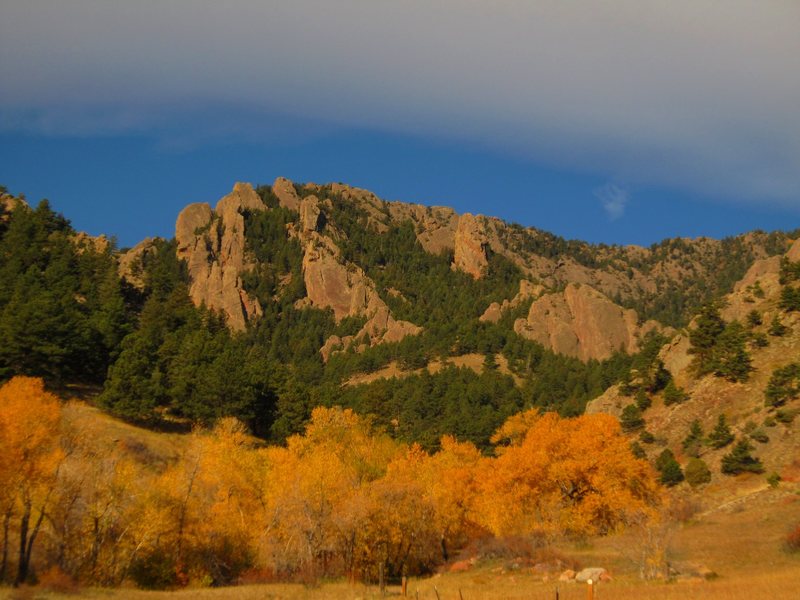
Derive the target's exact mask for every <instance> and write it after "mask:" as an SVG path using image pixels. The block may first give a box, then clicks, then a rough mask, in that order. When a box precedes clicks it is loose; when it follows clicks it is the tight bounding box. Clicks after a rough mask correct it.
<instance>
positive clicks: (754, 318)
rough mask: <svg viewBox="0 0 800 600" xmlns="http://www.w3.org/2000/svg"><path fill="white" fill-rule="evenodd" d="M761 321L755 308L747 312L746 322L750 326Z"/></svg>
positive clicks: (759, 314) (755, 325)
mask: <svg viewBox="0 0 800 600" xmlns="http://www.w3.org/2000/svg"><path fill="white" fill-rule="evenodd" d="M761 323H762V320H761V313H759V312H758V311H757V310H756V309H753V310H751V311H750V312H749V313H747V324H748V325H749V326H750V327H757V326H758V325H761Z"/></svg>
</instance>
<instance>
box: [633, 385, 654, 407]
mask: <svg viewBox="0 0 800 600" xmlns="http://www.w3.org/2000/svg"><path fill="white" fill-rule="evenodd" d="M652 404H653V402H652V401H651V400H650V396H648V395H647V392H646V391H644V389H642V388H639V390H638V391H637V392H636V406H637V407H638V408H639V410H647V409H648V408H650V406H651V405H652Z"/></svg>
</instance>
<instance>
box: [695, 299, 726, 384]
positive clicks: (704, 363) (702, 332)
mask: <svg viewBox="0 0 800 600" xmlns="http://www.w3.org/2000/svg"><path fill="white" fill-rule="evenodd" d="M723 331H725V321H723V320H722V317H721V316H720V314H719V309H718V308H717V306H716V305H715V304H706V305H705V306H703V308H702V309H701V310H700V314H699V315H698V316H697V320H696V326H695V328H694V329H692V330H690V331H689V343H690V344H691V347H690V348H689V353H690V354H694V355H695V358H694V363H693V364H694V368H695V370H696V371H697V373H698V374H700V375H704V374H706V373H710V372H711V371H713V370H714V367H713V362H712V357H713V351H714V347H715V346H716V344H717V338H718V337H719V336H720V334H722V332H723Z"/></svg>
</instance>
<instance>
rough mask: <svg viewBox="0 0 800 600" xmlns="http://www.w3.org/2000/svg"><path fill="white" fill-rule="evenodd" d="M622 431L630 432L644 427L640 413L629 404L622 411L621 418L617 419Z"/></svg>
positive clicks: (634, 406) (636, 407) (633, 405)
mask: <svg viewBox="0 0 800 600" xmlns="http://www.w3.org/2000/svg"><path fill="white" fill-rule="evenodd" d="M619 422H620V425H622V429H623V431H627V432H631V431H636V430H637V429H641V428H642V427H644V419H643V418H642V411H641V410H639V407H638V406H636V405H635V404H629V405H628V406H626V407H625V408H624V409H622V416H621V417H620V419H619Z"/></svg>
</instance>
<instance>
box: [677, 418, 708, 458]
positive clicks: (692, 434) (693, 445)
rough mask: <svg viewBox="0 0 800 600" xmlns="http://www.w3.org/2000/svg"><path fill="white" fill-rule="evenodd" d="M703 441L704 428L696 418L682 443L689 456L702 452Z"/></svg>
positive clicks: (695, 455)
mask: <svg viewBox="0 0 800 600" xmlns="http://www.w3.org/2000/svg"><path fill="white" fill-rule="evenodd" d="M702 443H703V428H702V427H701V426H700V421H698V420H697V419H695V420H694V421H692V424H691V426H690V427H689V433H688V434H686V437H685V438H683V442H682V443H681V445H682V447H683V449H684V450H685V451H686V453H687V454H688V455H689V456H694V457H697V456H698V455H699V454H700V447H701V445H702Z"/></svg>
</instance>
